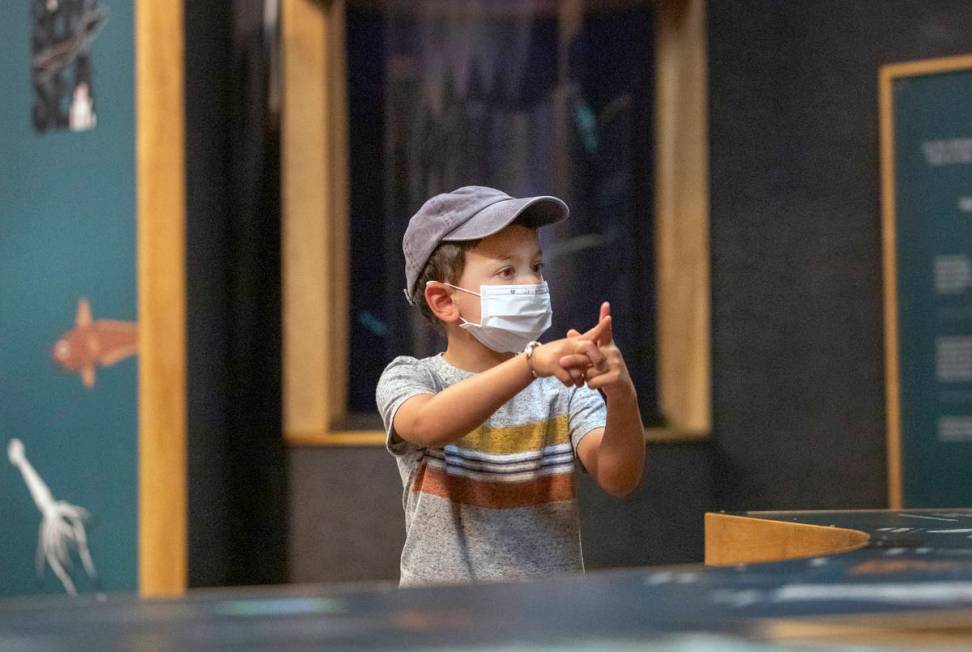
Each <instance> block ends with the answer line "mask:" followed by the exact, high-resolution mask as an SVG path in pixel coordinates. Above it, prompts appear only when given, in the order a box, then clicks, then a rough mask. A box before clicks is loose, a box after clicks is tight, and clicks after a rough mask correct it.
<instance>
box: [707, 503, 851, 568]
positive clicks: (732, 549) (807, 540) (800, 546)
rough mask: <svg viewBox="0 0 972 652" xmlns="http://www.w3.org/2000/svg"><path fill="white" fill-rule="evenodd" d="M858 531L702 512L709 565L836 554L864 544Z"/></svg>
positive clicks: (730, 564)
mask: <svg viewBox="0 0 972 652" xmlns="http://www.w3.org/2000/svg"><path fill="white" fill-rule="evenodd" d="M869 541H870V537H869V536H868V535H867V534H865V533H864V532H861V531H859V530H850V529H847V528H839V527H826V526H823V525H811V524H809V523H793V522H788V521H777V520H771V519H768V518H753V517H748V516H737V515H733V514H717V513H714V512H709V513H707V514H706V515H705V563H706V565H708V566H734V565H736V564H754V563H767V562H774V561H784V560H787V559H800V558H804V557H816V556H820V555H835V554H839V553H842V552H850V551H852V550H858V549H860V548H863V547H865V546H866V545H867V544H868V542H869Z"/></svg>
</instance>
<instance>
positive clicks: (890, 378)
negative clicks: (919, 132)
mask: <svg viewBox="0 0 972 652" xmlns="http://www.w3.org/2000/svg"><path fill="white" fill-rule="evenodd" d="M970 68H972V55H964V56H958V57H943V58H938V59H927V60H923V61H911V62H906V63H896V64H890V65H886V66H881V69H880V73H879V83H880V93H879V102H880V113H881V244H882V249H883V256H884V262H883V273H884V364H885V401H886V414H887V422H888V425H887V428H888V458H887V459H888V500H889V503H890V507H891V509H901V508H902V503H903V495H904V489H903V486H902V469H901V465H902V456H901V404H900V401H901V367H900V359H899V357H898V345H899V332H898V270H897V261H896V255H897V254H896V252H897V248H896V226H895V225H896V224H897V215H896V208H895V207H896V197H895V166H894V151H895V141H894V101H893V99H894V98H893V90H894V82H895V80H897V79H899V78H902V77H913V76H917V75H931V74H936V73H944V72H952V71H956V70H964V69H970Z"/></svg>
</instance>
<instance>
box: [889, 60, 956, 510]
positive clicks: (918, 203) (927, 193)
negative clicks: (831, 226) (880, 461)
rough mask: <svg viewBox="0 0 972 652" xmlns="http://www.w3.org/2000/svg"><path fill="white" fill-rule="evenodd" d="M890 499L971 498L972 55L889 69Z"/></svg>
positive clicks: (938, 501)
mask: <svg viewBox="0 0 972 652" xmlns="http://www.w3.org/2000/svg"><path fill="white" fill-rule="evenodd" d="M880 88H881V94H880V103H881V174H882V204H883V227H882V230H883V247H884V289H885V358H886V385H887V419H888V481H889V497H890V503H891V507H892V508H895V509H900V508H902V507H958V506H962V505H970V504H972V56H961V57H951V58H945V59H934V60H928V61H916V62H910V63H900V64H894V65H888V66H884V67H882V68H881V71H880Z"/></svg>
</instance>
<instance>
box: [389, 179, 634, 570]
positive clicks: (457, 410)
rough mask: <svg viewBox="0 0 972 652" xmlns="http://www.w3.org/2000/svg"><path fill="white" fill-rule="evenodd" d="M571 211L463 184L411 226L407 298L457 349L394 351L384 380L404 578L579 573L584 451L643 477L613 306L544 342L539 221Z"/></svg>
mask: <svg viewBox="0 0 972 652" xmlns="http://www.w3.org/2000/svg"><path fill="white" fill-rule="evenodd" d="M567 214H568V209H567V205H566V204H564V202H562V201H561V200H559V199H557V198H555V197H530V198H525V199H514V198H512V197H510V196H509V195H507V194H506V193H503V192H501V191H499V190H495V189H492V188H485V187H482V186H467V187H463V188H459V189H458V190H455V191H453V192H450V193H445V194H441V195H436V196H435V197H433V198H431V199H430V200H428V201H427V202H426V203H425V204H424V205H423V206H422V208H421V209H419V211H418V213H416V214H415V215H414V216H413V217H412V219H411V221H410V222H409V224H408V228H407V229H406V231H405V237H404V239H403V249H404V252H405V276H406V282H407V287H406V289H405V295H406V297H407V298H408V300H409V303H412V304H413V305H417V306H418V307H419V309H420V310H421V311H422V313H423V314H424V315H425V316H426V317H428V318H429V319H430V320H431V321H432V323H433V324H434V325H436V326H437V327H438V328H439V329H440V330H442V331H443V332H444V334H445V336H446V339H447V340H448V345H447V348H446V350H445V352H444V353H440V354H438V355H435V356H432V357H429V358H424V359H421V360H418V359H415V358H411V357H405V356H402V357H398V358H395V359H394V360H393V361H392V362H391V364H389V365H388V367H386V369H385V371H384V373H383V374H382V376H381V379H380V380H379V381H378V388H377V402H378V409H379V411H380V412H381V416H382V419H383V420H384V424H385V431H386V432H387V435H388V436H387V446H388V450H389V451H390V452H391V453H392V454H393V455H394V456H395V458H396V461H397V462H398V468H399V472H400V473H401V476H402V484H403V485H404V496H403V499H402V502H403V506H404V508H405V531H406V539H405V547H404V549H403V550H402V559H401V581H400V584H401V585H402V586H409V585H417V584H430V583H452V582H468V581H477V580H511V579H526V578H532V577H540V576H545V575H550V574H552V573H558V572H565V571H579V570H583V559H582V557H581V544H580V528H579V522H578V515H577V500H576V493H575V482H574V475H573V474H574V461H575V459H578V460H579V461H580V463H581V464H582V465H583V468H584V469H585V470H586V471H587V472H588V473H590V474H591V475H592V476H593V477H594V479H595V480H596V481H597V483H598V485H599V486H600V487H601V488H603V489H604V490H605V491H607V492H608V493H610V494H613V495H616V496H622V495H624V494H627V493H628V492H630V491H631V490H632V489H634V488H635V487H636V486H637V485H638V483H639V482H640V480H641V473H642V469H643V466H644V455H645V445H644V435H643V433H644V429H643V426H642V423H641V417H640V414H639V410H638V398H637V395H636V393H635V390H634V386H633V385H632V383H631V379H630V377H629V376H628V372H627V369H626V367H625V364H624V360H623V358H622V357H621V352H620V351H619V350H618V348H617V346H616V345H615V344H614V341H613V338H612V333H611V316H610V307H609V306H608V304H607V303H604V304H603V305H602V306H601V314H600V319H599V320H598V323H597V324H596V325H595V326H594V327H593V328H591V329H590V330H588V331H587V332H585V333H584V334H581V333H579V332H578V331H576V330H573V329H571V330H570V331H568V333H567V337H566V338H564V339H559V340H555V341H553V342H548V343H546V344H540V343H539V342H537V341H536V339H537V338H538V337H539V336H540V335H541V333H543V331H545V330H546V329H547V328H549V326H550V321H551V311H550V301H549V293H548V290H547V285H546V283H545V282H544V280H543V274H542V267H543V260H542V253H541V251H540V244H539V239H538V237H537V229H538V228H539V227H541V226H544V225H546V224H552V223H554V222H558V221H560V220H563V219H565V218H566V217H567ZM602 396H603V398H602ZM605 403H606V405H605Z"/></svg>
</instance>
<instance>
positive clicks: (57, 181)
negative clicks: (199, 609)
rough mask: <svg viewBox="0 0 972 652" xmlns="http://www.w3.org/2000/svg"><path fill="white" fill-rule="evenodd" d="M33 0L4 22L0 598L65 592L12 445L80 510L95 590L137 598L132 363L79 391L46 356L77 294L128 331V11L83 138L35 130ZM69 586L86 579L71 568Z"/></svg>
mask: <svg viewBox="0 0 972 652" xmlns="http://www.w3.org/2000/svg"><path fill="white" fill-rule="evenodd" d="M30 4H31V3H30V2H27V1H26V0H21V1H19V2H8V3H5V5H4V12H3V14H4V15H3V20H2V21H0V91H2V93H3V97H4V101H3V102H0V446H2V452H3V457H2V458H0V523H2V524H3V536H2V537H0V595H14V594H25V593H38V592H43V593H61V592H63V588H62V587H61V584H60V582H59V581H58V580H57V579H56V578H55V577H54V576H53V574H52V573H51V571H50V569H46V570H45V574H44V577H43V580H42V581H40V580H38V578H37V575H36V573H35V570H34V555H35V550H36V546H37V537H38V526H39V524H40V514H39V512H38V511H37V509H36V507H35V506H34V503H33V501H32V499H31V496H30V494H29V492H28V490H27V487H26V485H25V484H24V481H23V479H22V477H21V475H20V473H19V472H18V470H17V469H16V468H15V467H13V466H11V464H10V463H9V461H8V459H7V454H6V451H7V445H8V442H9V441H10V439H11V438H14V437H16V438H19V439H20V440H22V441H23V443H24V445H25V446H26V455H27V458H28V459H29V460H30V462H31V463H32V464H33V466H34V467H35V468H36V470H37V472H38V473H39V474H40V475H41V476H42V477H43V478H44V480H45V481H46V482H47V484H48V486H49V487H50V489H51V491H52V493H53V494H54V497H55V499H59V500H66V501H68V502H71V503H73V504H76V505H80V506H82V507H84V508H86V509H88V510H89V511H90V512H91V513H92V514H93V519H92V520H91V521H90V522H89V523H88V526H87V533H88V537H89V542H90V548H91V553H92V556H93V558H94V563H95V565H96V567H97V570H98V573H99V575H100V589H102V590H105V591H128V590H134V589H135V588H136V569H137V564H136V536H137V522H138V521H137V511H136V510H137V490H138V488H137V455H138V450H137V403H136V401H137V392H138V389H137V366H136V365H137V359H136V358H131V357H129V358H127V359H125V360H123V361H122V362H120V363H118V364H116V365H114V366H111V367H107V368H100V367H99V368H98V370H97V382H96V385H95V386H94V387H93V388H92V389H88V388H86V387H85V386H84V385H83V384H82V382H81V379H80V378H79V376H78V374H72V373H68V372H66V371H63V370H62V369H60V368H59V367H58V366H57V365H55V364H54V362H53V360H52V358H51V347H52V345H53V344H54V342H55V341H57V340H58V338H59V337H61V336H62V335H63V334H64V333H65V332H66V331H67V330H69V329H70V328H71V327H72V326H73V324H74V320H75V313H76V310H77V304H78V300H79V298H80V297H87V298H88V299H89V301H90V303H91V307H92V310H93V314H94V318H95V319H96V320H97V319H116V320H123V321H132V322H133V321H135V320H136V318H137V314H136V313H137V296H136V265H135V227H136V215H135V94H134V91H135V85H134V76H135V72H134V56H135V53H134V7H133V4H132V3H131V2H125V1H123V0H100V2H99V6H101V7H104V8H106V9H108V11H109V12H110V13H109V18H108V22H107V24H106V25H105V27H104V29H103V30H102V31H101V32H100V34H99V35H98V36H97V38H96V39H95V40H94V42H93V44H92V47H91V58H92V64H93V69H94V93H95V100H96V110H97V114H98V122H97V127H96V128H95V129H94V130H92V131H87V132H77V133H72V132H69V131H50V132H47V133H45V134H38V133H35V132H34V130H33V127H32V125H31V106H32V104H33V97H32V87H31V80H30V61H31V49H30V47H31V46H30V35H31V17H30ZM74 561H75V563H74V572H73V574H72V575H73V577H74V578H75V580H76V582H77V585H78V590H79V591H82V592H85V591H91V590H94V589H95V588H98V587H96V586H95V585H92V584H91V583H90V582H87V581H86V580H85V578H84V575H83V573H82V572H80V564H79V563H78V560H77V559H76V558H75V560H74Z"/></svg>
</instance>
